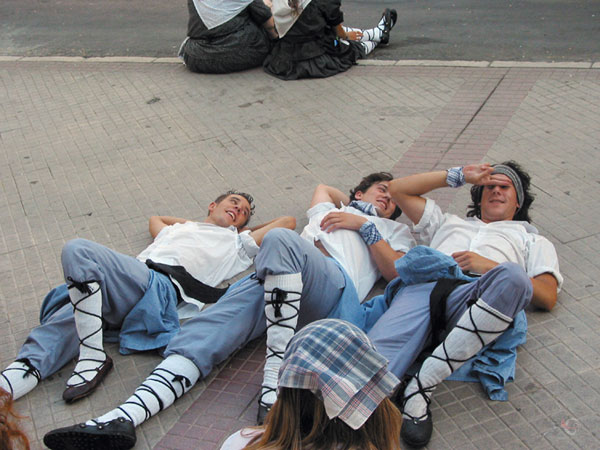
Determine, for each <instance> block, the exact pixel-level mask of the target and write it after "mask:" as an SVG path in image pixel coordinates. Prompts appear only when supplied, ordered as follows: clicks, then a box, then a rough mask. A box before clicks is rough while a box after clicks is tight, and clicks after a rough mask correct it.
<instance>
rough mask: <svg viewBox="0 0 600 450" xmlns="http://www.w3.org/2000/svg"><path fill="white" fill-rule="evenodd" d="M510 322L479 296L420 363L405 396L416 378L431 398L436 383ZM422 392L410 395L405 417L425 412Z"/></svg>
mask: <svg viewBox="0 0 600 450" xmlns="http://www.w3.org/2000/svg"><path fill="white" fill-rule="evenodd" d="M511 323H512V318H510V317H508V316H505V315H504V314H502V313H501V312H499V311H496V310H495V309H494V308H492V307H491V306H489V305H488V304H487V303H485V302H484V301H483V300H482V299H479V300H477V302H476V303H475V304H474V305H472V306H471V307H470V308H469V309H467V310H466V311H465V313H464V314H463V315H462V316H461V318H460V319H459V321H458V323H457V324H456V326H455V327H454V328H453V329H452V330H451V331H450V333H448V336H447V337H446V339H445V340H444V342H442V343H441V344H440V345H438V346H437V347H436V349H435V350H434V351H433V353H432V354H431V356H430V357H428V358H427V359H426V360H425V361H424V362H423V366H422V367H421V370H419V373H418V374H417V375H416V377H415V378H413V379H412V380H411V381H410V383H409V384H408V386H407V387H406V390H405V391H404V397H405V398H406V397H408V396H409V395H410V394H412V393H414V392H417V391H418V390H419V383H418V381H420V383H421V387H422V388H423V389H424V390H425V392H424V394H423V395H426V396H427V398H428V399H429V398H431V393H432V392H433V390H434V389H435V387H436V386H437V385H438V384H439V383H441V382H442V381H443V380H444V379H445V378H446V377H448V376H449V375H450V374H451V373H452V372H454V371H455V370H456V369H458V368H459V367H460V366H462V365H463V364H464V363H465V362H466V361H467V360H468V359H469V358H471V357H472V356H474V355H476V354H477V352H479V350H481V349H482V348H483V347H484V346H485V345H487V344H489V343H490V342H492V341H493V340H494V339H496V338H497V337H498V336H500V335H501V334H502V333H504V331H505V330H506V329H507V328H508V327H509V326H510V324H511ZM446 355H447V356H446ZM417 380H418V381H417ZM423 395H419V394H417V395H413V396H412V397H410V398H409V399H408V400H407V401H406V404H405V405H404V412H405V413H406V414H407V415H405V417H408V416H412V417H414V418H417V419H418V418H420V417H423V416H424V415H425V414H426V412H427V405H428V403H429V402H428V401H427V400H425V398H424V397H423ZM408 418H410V417H408Z"/></svg>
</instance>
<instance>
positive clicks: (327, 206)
mask: <svg viewBox="0 0 600 450" xmlns="http://www.w3.org/2000/svg"><path fill="white" fill-rule="evenodd" d="M332 209H335V205H334V204H333V203H331V202H321V203H317V204H316V205H315V206H313V207H312V208H310V209H309V210H308V211H306V217H308V220H310V219H311V218H312V217H313V216H316V215H317V214H321V213H324V212H327V211H331V210H332Z"/></svg>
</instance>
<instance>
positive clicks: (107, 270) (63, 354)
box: [17, 239, 150, 379]
mask: <svg viewBox="0 0 600 450" xmlns="http://www.w3.org/2000/svg"><path fill="white" fill-rule="evenodd" d="M61 261H62V266H63V273H64V276H65V281H66V282H67V284H68V283H69V281H68V280H67V279H68V278H71V279H72V280H74V281H77V282H86V281H97V282H98V283H99V284H100V288H101V290H102V317H103V318H104V323H105V326H106V327H109V328H115V329H119V328H120V327H121V324H122V323H123V319H124V318H125V316H126V315H127V313H129V311H130V310H131V309H132V308H133V307H134V306H135V304H136V303H137V302H138V301H139V300H140V299H141V298H142V297H143V296H144V292H145V291H146V288H147V287H148V283H149V280H150V269H148V267H147V266H146V265H145V264H144V263H142V262H140V261H138V260H137V259H135V258H133V257H131V256H127V255H123V254H121V253H118V252H115V251H114V250H111V249H109V248H108V247H105V246H103V245H100V244H97V243H95V242H92V241H88V240H86V239H74V240H72V241H69V242H67V243H66V244H65V246H64V247H63V251H62V256H61ZM78 354H79V338H78V336H77V329H76V327H75V319H74V318H73V307H72V306H71V305H70V304H69V305H65V306H63V307H62V308H61V309H59V310H58V311H56V312H55V313H54V314H52V316H51V317H50V318H49V319H48V321H47V322H45V323H44V324H43V325H39V326H38V327H36V328H34V329H33V330H31V333H29V336H28V337H27V339H26V340H25V343H24V344H23V346H22V347H21V349H20V351H19V354H18V356H17V359H22V358H27V359H29V361H30V362H31V364H32V365H33V366H34V367H35V368H36V369H38V370H39V371H40V373H41V375H42V379H44V378H47V377H49V376H50V375H52V374H54V373H55V372H56V371H58V370H59V369H60V368H61V367H63V366H64V365H65V364H67V363H68V362H69V361H70V360H72V359H73V358H75V357H76V356H77V355H78Z"/></svg>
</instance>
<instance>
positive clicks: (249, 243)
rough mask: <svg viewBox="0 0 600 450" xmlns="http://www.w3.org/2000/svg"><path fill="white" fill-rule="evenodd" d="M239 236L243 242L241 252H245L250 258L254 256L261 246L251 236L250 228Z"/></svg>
mask: <svg viewBox="0 0 600 450" xmlns="http://www.w3.org/2000/svg"><path fill="white" fill-rule="evenodd" d="M238 236H239V239H240V241H241V243H242V245H241V246H240V252H243V253H244V255H245V256H247V257H248V258H250V259H252V258H254V257H255V256H256V254H257V253H258V250H259V248H258V245H257V244H256V241H255V240H254V238H253V237H252V236H250V230H246V231H242V232H241V233H240V234H239V235H238Z"/></svg>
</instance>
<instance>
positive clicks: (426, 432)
mask: <svg viewBox="0 0 600 450" xmlns="http://www.w3.org/2000/svg"><path fill="white" fill-rule="evenodd" d="M432 432H433V420H432V419H431V411H429V409H428V410H427V413H426V414H425V417H424V418H422V419H416V418H406V417H404V418H403V420H402V428H401V429H400V437H401V438H402V439H403V440H404V442H406V443H407V444H408V445H410V446H411V447H415V448H421V447H425V446H426V445H427V444H428V443H429V440H430V439H431V433H432Z"/></svg>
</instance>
